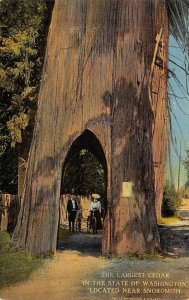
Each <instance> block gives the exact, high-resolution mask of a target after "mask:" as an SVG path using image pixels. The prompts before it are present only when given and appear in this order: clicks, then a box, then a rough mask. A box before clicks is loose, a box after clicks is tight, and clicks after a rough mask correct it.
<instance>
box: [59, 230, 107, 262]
mask: <svg viewBox="0 0 189 300" xmlns="http://www.w3.org/2000/svg"><path fill="white" fill-rule="evenodd" d="M101 248H102V234H101V233H98V234H95V235H92V234H88V233H86V232H81V233H74V234H72V235H70V236H68V237H66V238H65V239H64V240H63V241H58V250H59V251H64V250H73V251H78V252H80V253H79V254H80V255H90V256H95V257H98V256H101V254H102V250H101Z"/></svg>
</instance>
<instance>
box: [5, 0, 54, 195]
mask: <svg viewBox="0 0 189 300" xmlns="http://www.w3.org/2000/svg"><path fill="white" fill-rule="evenodd" d="M52 5H53V1H48V0H32V1H30V0H14V1H12V0H1V1H0V99H1V101H0V171H1V181H0V190H2V191H3V192H8V193H14V194H15V193H16V192H17V191H16V189H17V171H18V158H17V156H18V150H19V149H21V147H23V148H26V147H27V149H29V144H30V140H31V136H32V130H33V125H34V118H35V112H36V109H37V95H38V90H39V85H40V79H41V73H42V65H43V60H44V50H45V44H46V37H47V31H48V24H49V20H50V15H51V11H52ZM13 6H14V9H13ZM21 143H22V144H23V146H20V147H16V146H18V145H21ZM11 148H13V149H15V151H12V150H11ZM9 159H10V161H11V160H12V164H11V162H10V161H9Z"/></svg>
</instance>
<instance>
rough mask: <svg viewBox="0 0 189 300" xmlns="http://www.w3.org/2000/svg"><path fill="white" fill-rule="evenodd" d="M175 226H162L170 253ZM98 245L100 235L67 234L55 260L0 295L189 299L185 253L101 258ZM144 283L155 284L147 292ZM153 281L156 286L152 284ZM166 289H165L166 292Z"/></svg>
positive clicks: (18, 299)
mask: <svg viewBox="0 0 189 300" xmlns="http://www.w3.org/2000/svg"><path fill="white" fill-rule="evenodd" d="M179 226H180V225H178V226H175V228H167V227H161V228H160V234H161V239H163V240H162V243H163V246H164V248H165V249H166V250H169V251H170V252H172V253H173V252H174V250H173V248H175V245H174V243H173V244H172V248H171V246H170V241H171V239H172V235H173V234H175V232H177V231H178V228H179ZM188 226H189V224H188ZM188 229H189V227H188ZM188 229H187V230H188ZM182 230H183V229H182ZM170 232H171V233H170ZM185 233H186V231H185ZM179 234H180V233H179ZM176 236H177V234H176ZM177 239H178V236H177V238H176V241H177V242H178V240H177ZM184 240H185V241H186V239H184ZM166 241H167V242H166ZM177 242H176V243H177ZM187 242H188V239H187ZM100 245H101V236H100V235H96V236H92V235H88V234H86V233H85V234H84V233H83V234H74V235H72V236H70V237H68V238H66V239H65V241H64V242H62V243H60V244H59V250H58V251H57V254H56V255H55V257H54V259H52V260H47V261H46V263H45V266H44V268H42V269H40V270H38V271H37V272H35V273H34V274H33V275H32V276H31V277H30V279H29V280H28V281H26V282H22V283H20V284H16V285H15V286H11V287H8V288H4V289H2V290H1V291H0V298H1V299H5V300H30V299H31V300H43V299H44V300H50V299H51V300H67V299H68V300H75V299H82V300H83V299H84V300H85V299H87V300H88V299H89V300H90V299H91V300H93V299H100V300H104V299H107V300H126V299H135V300H143V299H145V300H146V299H148V300H150V299H151V300H152V299H154V300H159V299H166V300H174V299H176V300H186V299H189V258H188V257H186V253H185V252H184V251H183V252H182V255H180V254H179V253H175V254H174V256H173V257H177V258H172V259H171V258H166V259H155V260H152V259H151V260H150V259H149V260H138V259H126V258H125V259H105V258H102V257H101V256H100ZM187 245H188V244H187ZM166 247H167V248H166ZM186 248H187V247H186ZM184 249H185V248H184ZM186 250H187V249H186ZM104 276H106V277H104ZM154 276H155V277H154ZM166 277H167V278H166ZM97 281H98V282H97ZM110 281H111V282H110ZM113 281H114V282H113ZM144 281H145V282H148V284H149V283H150V282H152V284H153V285H154V284H155V286H149V287H148V288H149V290H147V289H146V287H145V285H144V284H145V282H144ZM186 281H187V283H186ZM84 282H85V284H83V283H84ZM155 282H156V283H155ZM157 282H159V283H157ZM97 283H98V284H97ZM133 284H134V285H133ZM157 284H158V285H160V286H156V285H157ZM165 285H167V286H165ZM90 288H91V290H90ZM99 288H100V289H99ZM108 288H109V290H108ZM113 289H114V290H113ZM137 289H138V292H137ZM166 290H169V291H168V293H167V291H166ZM147 291H148V293H147ZM131 295H132V296H131Z"/></svg>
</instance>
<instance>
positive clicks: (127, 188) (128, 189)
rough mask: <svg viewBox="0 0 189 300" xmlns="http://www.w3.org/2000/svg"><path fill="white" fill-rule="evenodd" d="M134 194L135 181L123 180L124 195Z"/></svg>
mask: <svg viewBox="0 0 189 300" xmlns="http://www.w3.org/2000/svg"><path fill="white" fill-rule="evenodd" d="M132 195H133V183H132V182H131V181H126V182H122V197H126V198H130V197H132Z"/></svg>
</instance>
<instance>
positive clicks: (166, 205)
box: [162, 181, 181, 217]
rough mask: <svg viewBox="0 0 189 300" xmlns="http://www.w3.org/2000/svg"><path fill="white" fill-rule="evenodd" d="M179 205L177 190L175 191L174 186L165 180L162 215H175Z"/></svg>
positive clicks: (179, 198)
mask: <svg viewBox="0 0 189 300" xmlns="http://www.w3.org/2000/svg"><path fill="white" fill-rule="evenodd" d="M180 205H181V197H180V194H179V192H177V191H176V190H175V187H174V186H173V185H171V184H170V183H169V182H168V181H167V182H166V184H165V186H164V193H163V204H162V216H163V217H173V216H175V215H177V211H178V208H179V207H180Z"/></svg>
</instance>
